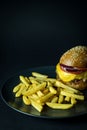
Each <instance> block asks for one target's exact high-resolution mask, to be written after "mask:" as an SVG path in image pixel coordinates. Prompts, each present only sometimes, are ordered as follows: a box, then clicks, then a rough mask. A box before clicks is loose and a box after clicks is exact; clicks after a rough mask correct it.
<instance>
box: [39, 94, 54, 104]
mask: <svg viewBox="0 0 87 130" xmlns="http://www.w3.org/2000/svg"><path fill="white" fill-rule="evenodd" d="M53 95H54V94H53V93H51V92H49V93H48V94H46V95H45V96H43V97H41V98H40V99H39V100H37V102H38V103H44V102H46V101H47V100H48V99H49V98H51V97H52V96H53Z"/></svg>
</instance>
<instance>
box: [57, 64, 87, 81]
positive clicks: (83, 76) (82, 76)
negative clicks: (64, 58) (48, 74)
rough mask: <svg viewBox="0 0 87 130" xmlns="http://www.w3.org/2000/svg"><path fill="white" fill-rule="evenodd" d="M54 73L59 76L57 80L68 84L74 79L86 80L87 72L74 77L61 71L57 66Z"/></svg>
mask: <svg viewBox="0 0 87 130" xmlns="http://www.w3.org/2000/svg"><path fill="white" fill-rule="evenodd" d="M56 73H57V74H58V75H59V78H60V79H61V80H63V81H65V82H69V81H71V80H74V79H87V71H86V72H83V73H81V74H77V75H76V74H72V73H69V72H65V71H63V70H62V69H61V68H60V65H59V64H58V65H57V66H56Z"/></svg>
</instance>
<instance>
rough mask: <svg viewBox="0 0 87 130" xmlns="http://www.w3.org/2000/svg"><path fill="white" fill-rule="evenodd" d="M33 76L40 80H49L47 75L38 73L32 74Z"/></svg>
mask: <svg viewBox="0 0 87 130" xmlns="http://www.w3.org/2000/svg"><path fill="white" fill-rule="evenodd" d="M32 76H34V77H38V78H47V77H48V76H47V75H43V74H40V73H37V72H32Z"/></svg>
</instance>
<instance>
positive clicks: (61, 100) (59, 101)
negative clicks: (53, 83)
mask: <svg viewBox="0 0 87 130" xmlns="http://www.w3.org/2000/svg"><path fill="white" fill-rule="evenodd" d="M63 101H64V96H63V95H61V94H60V95H59V99H58V103H59V104H60V103H62V102H63Z"/></svg>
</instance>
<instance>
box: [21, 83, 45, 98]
mask: <svg viewBox="0 0 87 130" xmlns="http://www.w3.org/2000/svg"><path fill="white" fill-rule="evenodd" d="M45 87H46V83H45V82H43V83H42V84H39V85H36V86H35V87H34V88H31V89H29V91H26V92H25V93H23V94H24V95H26V96H29V95H32V94H34V93H36V92H37V91H39V90H43V89H44V88H45Z"/></svg>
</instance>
